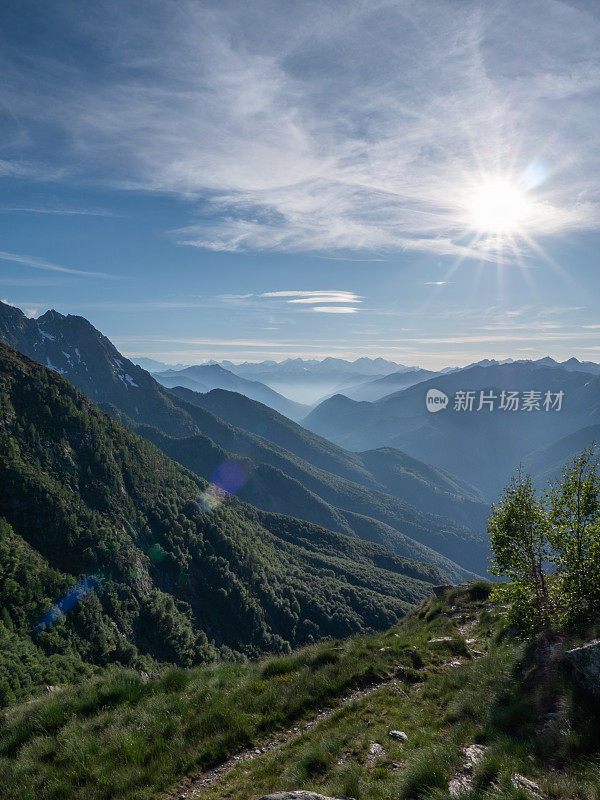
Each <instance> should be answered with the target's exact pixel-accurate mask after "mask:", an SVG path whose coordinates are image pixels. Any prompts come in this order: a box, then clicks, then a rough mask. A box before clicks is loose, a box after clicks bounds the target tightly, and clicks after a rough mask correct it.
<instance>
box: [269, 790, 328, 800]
mask: <svg viewBox="0 0 600 800" xmlns="http://www.w3.org/2000/svg"><path fill="white" fill-rule="evenodd" d="M259 800H339V798H335V797H325V796H324V795H322V794H315V792H303V791H299V792H276V793H275V794H265V795H263V797H261V798H259Z"/></svg>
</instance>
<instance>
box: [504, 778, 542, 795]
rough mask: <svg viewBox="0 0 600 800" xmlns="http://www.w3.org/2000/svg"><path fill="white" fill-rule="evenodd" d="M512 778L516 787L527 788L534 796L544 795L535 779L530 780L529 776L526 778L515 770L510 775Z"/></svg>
mask: <svg viewBox="0 0 600 800" xmlns="http://www.w3.org/2000/svg"><path fill="white" fill-rule="evenodd" d="M510 779H511V781H512V785H513V786H514V787H515V789H525V790H526V791H527V792H529V793H530V794H532V795H533V796H534V797H542V796H543V795H542V791H541V789H540V787H539V786H538V784H537V783H536V782H535V781H531V780H529V778H526V777H525V776H524V775H520V774H519V773H518V772H515V773H513V774H512V775H511V776H510Z"/></svg>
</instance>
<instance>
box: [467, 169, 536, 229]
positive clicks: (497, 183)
mask: <svg viewBox="0 0 600 800" xmlns="http://www.w3.org/2000/svg"><path fill="white" fill-rule="evenodd" d="M531 210H532V206H531V203H530V201H529V200H528V198H527V194H526V192H525V191H523V189H521V187H520V186H519V184H518V183H515V182H513V181H511V180H509V179H507V178H491V179H488V180H485V181H484V182H483V183H482V184H481V185H480V186H479V187H478V188H477V189H476V190H475V192H474V194H473V196H472V198H471V201H470V203H469V213H470V218H471V226H472V227H473V228H474V229H475V230H477V231H478V232H479V233H481V234H483V235H490V236H510V235H513V234H515V233H518V232H519V231H520V230H522V229H523V228H524V227H525V225H526V224H527V218H528V217H529V215H530V214H531Z"/></svg>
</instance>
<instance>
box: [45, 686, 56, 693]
mask: <svg viewBox="0 0 600 800" xmlns="http://www.w3.org/2000/svg"><path fill="white" fill-rule="evenodd" d="M59 689H60V686H46V688H45V689H44V691H45V692H46V694H52V693H53V692H57V691H58V690H59Z"/></svg>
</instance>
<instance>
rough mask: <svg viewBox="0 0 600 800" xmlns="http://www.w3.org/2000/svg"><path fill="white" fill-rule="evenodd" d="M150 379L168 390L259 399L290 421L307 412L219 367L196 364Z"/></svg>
mask: <svg viewBox="0 0 600 800" xmlns="http://www.w3.org/2000/svg"><path fill="white" fill-rule="evenodd" d="M152 375H153V377H154V378H155V379H156V380H157V381H158V382H159V383H160V384H161V385H162V386H166V387H167V388H174V387H176V386H183V387H185V388H187V389H192V390H193V391H195V392H210V391H211V389H227V390H229V391H231V392H239V393H240V394H243V395H245V396H246V397H250V398H251V399H252V400H258V401H259V402H260V403H264V404H265V405H267V406H270V407H271V408H274V409H275V410H276V411H279V412H280V413H281V414H283V415H284V416H286V417H290V419H296V420H297V419H301V418H302V417H305V416H306V415H307V414H308V412H309V411H310V408H309V406H306V405H302V404H301V403H295V402H294V401H293V400H288V398H287V397H284V396H283V395H281V394H279V392H276V391H274V390H273V389H271V388H270V387H269V386H267V385H265V384H264V383H260V381H255V380H249V379H248V378H242V377H240V376H239V375H236V374H235V373H234V372H231V371H230V370H228V369H225V368H224V367H222V366H221V365H220V364H199V365H196V366H192V367H185V368H184V369H179V370H175V369H169V370H165V371H163V372H153V373H152Z"/></svg>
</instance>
